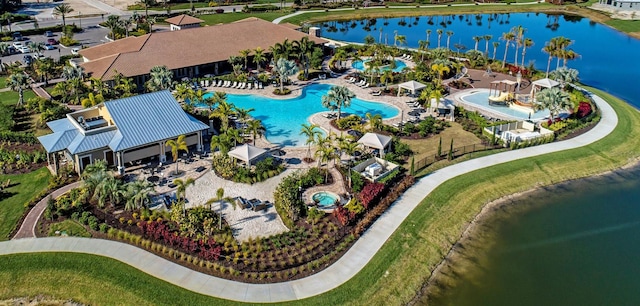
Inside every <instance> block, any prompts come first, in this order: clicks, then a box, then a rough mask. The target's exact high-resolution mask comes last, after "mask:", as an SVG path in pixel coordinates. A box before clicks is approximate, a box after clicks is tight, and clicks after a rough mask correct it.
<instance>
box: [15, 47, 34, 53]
mask: <svg viewBox="0 0 640 306" xmlns="http://www.w3.org/2000/svg"><path fill="white" fill-rule="evenodd" d="M18 51H20V53H29V52H31V49H29V47H24V46H23V47H20V48H18Z"/></svg>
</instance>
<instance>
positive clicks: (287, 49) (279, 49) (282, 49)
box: [269, 39, 293, 61]
mask: <svg viewBox="0 0 640 306" xmlns="http://www.w3.org/2000/svg"><path fill="white" fill-rule="evenodd" d="M292 49H293V44H292V43H291V42H289V40H288V39H285V40H284V41H283V42H282V43H276V44H275V45H273V46H271V47H269V51H271V54H272V55H273V59H274V61H277V60H279V59H280V58H284V59H287V60H288V59H289V56H290V55H291V50H292Z"/></svg>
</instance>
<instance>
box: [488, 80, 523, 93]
mask: <svg viewBox="0 0 640 306" xmlns="http://www.w3.org/2000/svg"><path fill="white" fill-rule="evenodd" d="M516 85H518V83H517V82H515V81H511V80H499V81H493V82H491V85H490V87H489V96H499V95H500V94H501V93H503V92H515V88H516ZM494 90H495V92H494ZM492 93H494V94H493V95H492Z"/></svg>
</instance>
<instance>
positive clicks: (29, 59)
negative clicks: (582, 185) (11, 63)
mask: <svg viewBox="0 0 640 306" xmlns="http://www.w3.org/2000/svg"><path fill="white" fill-rule="evenodd" d="M23 59H24V63H25V64H27V65H31V64H32V63H33V57H32V56H31V55H29V54H27V55H25V56H24V57H23Z"/></svg>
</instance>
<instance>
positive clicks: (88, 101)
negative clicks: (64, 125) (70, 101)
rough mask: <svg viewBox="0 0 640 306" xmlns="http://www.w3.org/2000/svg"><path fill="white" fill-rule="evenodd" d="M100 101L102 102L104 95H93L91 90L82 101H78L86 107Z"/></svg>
mask: <svg viewBox="0 0 640 306" xmlns="http://www.w3.org/2000/svg"><path fill="white" fill-rule="evenodd" d="M102 102H104V97H103V96H102V95H101V94H96V95H94V94H93V93H92V92H90V93H89V95H87V97H86V98H84V99H82V102H80V104H81V105H82V107H84V108H87V107H91V106H95V105H98V104H100V103H102Z"/></svg>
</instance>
